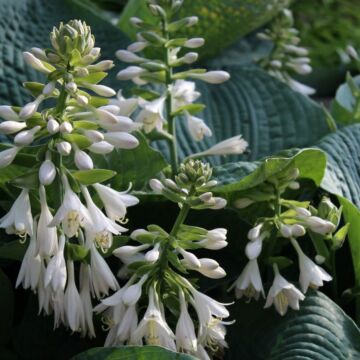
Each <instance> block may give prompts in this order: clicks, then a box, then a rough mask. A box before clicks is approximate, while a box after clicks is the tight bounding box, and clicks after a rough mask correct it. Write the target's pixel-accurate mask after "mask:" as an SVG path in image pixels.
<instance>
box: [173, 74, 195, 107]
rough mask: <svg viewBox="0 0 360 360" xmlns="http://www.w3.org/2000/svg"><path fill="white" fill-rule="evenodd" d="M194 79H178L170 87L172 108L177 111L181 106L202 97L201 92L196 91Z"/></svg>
mask: <svg viewBox="0 0 360 360" xmlns="http://www.w3.org/2000/svg"><path fill="white" fill-rule="evenodd" d="M195 86H196V85H195V83H194V82H193V81H186V80H176V81H175V83H174V84H173V85H171V86H170V87H169V90H170V92H171V100H172V105H171V106H172V110H173V111H176V110H177V109H178V108H179V107H181V106H184V105H188V104H191V103H193V102H194V101H195V100H196V99H198V98H199V97H200V95H201V94H200V93H199V92H198V91H196V88H195Z"/></svg>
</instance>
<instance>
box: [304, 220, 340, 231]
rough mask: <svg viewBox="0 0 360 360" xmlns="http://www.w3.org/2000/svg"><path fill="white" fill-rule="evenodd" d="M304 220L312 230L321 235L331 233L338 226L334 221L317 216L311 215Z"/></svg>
mask: <svg viewBox="0 0 360 360" xmlns="http://www.w3.org/2000/svg"><path fill="white" fill-rule="evenodd" d="M304 222H305V224H306V225H307V226H308V227H309V228H310V230H311V231H313V232H315V233H318V234H321V235H326V234H329V233H331V232H333V231H334V230H335V229H336V226H335V225H334V224H333V223H332V222H330V221H327V220H324V219H321V218H319V217H317V216H309V217H308V218H305V219H304Z"/></svg>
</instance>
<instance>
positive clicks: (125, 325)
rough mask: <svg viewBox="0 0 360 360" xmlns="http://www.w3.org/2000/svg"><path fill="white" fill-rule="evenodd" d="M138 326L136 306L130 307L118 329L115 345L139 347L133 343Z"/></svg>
mask: <svg viewBox="0 0 360 360" xmlns="http://www.w3.org/2000/svg"><path fill="white" fill-rule="evenodd" d="M137 326H138V314H137V309H136V305H135V304H134V305H130V306H128V308H127V309H126V311H125V313H124V315H123V318H122V319H121V321H120V322H119V323H118V324H117V327H116V340H115V342H114V344H113V345H117V346H119V345H123V344H124V343H127V344H128V345H139V344H133V343H132V336H133V333H134V331H135V330H136V328H137Z"/></svg>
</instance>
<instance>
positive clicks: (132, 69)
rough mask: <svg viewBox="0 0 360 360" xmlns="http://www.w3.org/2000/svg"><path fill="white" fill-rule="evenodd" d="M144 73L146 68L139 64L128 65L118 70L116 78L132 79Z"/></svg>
mask: <svg viewBox="0 0 360 360" xmlns="http://www.w3.org/2000/svg"><path fill="white" fill-rule="evenodd" d="M146 73H147V70H145V69H143V68H141V67H139V66H129V67H127V68H126V69H124V70H121V71H119V72H118V73H117V75H116V77H117V79H118V80H133V79H137V78H139V76H141V75H144V74H146Z"/></svg>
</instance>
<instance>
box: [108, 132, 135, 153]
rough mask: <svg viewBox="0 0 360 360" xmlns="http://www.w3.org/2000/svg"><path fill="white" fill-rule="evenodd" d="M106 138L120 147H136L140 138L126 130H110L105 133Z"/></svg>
mask: <svg viewBox="0 0 360 360" xmlns="http://www.w3.org/2000/svg"><path fill="white" fill-rule="evenodd" d="M104 139H105V140H106V141H107V142H108V143H110V144H111V145H114V146H115V147H116V148H120V149H134V148H136V147H137V146H138V145H139V140H138V139H137V138H136V137H135V136H133V135H131V134H128V133H126V132H121V131H119V132H108V133H105V134H104Z"/></svg>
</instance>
